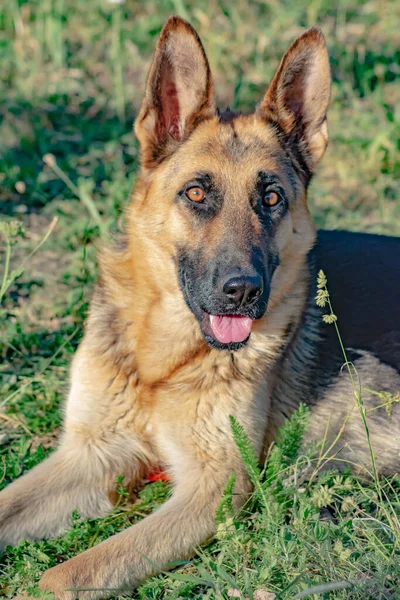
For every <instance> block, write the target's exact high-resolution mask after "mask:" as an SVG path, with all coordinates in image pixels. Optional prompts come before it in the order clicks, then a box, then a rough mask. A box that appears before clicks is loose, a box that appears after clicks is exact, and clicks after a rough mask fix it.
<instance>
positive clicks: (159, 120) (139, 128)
mask: <svg viewBox="0 0 400 600" xmlns="http://www.w3.org/2000/svg"><path fill="white" fill-rule="evenodd" d="M216 112H217V109H216V105H215V99H214V91H213V85H212V79H211V72H210V67H209V64H208V61H207V57H206V54H205V52H204V48H203V46H202V44H201V41H200V39H199V37H198V35H197V33H196V32H195V30H194V29H193V28H192V27H191V25H189V23H187V22H186V21H184V20H183V19H181V18H180V17H170V18H169V19H168V21H167V22H166V23H165V25H164V27H163V29H162V31H161V35H160V38H159V40H158V43H157V47H156V51H155V55H154V59H153V64H152V66H151V69H150V73H149V77H148V80H147V87H146V95H145V98H144V100H143V104H142V107H141V110H140V113H139V116H138V118H137V120H136V123H135V132H136V135H137V137H138V139H139V141H140V145H141V151H142V164H143V165H144V166H145V167H149V168H150V167H152V166H155V165H156V164H158V163H159V162H160V161H161V160H162V159H163V158H165V157H166V156H168V155H169V154H170V153H171V152H173V151H174V150H175V149H176V147H177V145H178V144H179V143H180V142H182V141H184V140H185V139H187V137H188V136H189V135H190V133H191V132H192V131H193V129H194V128H195V127H196V126H197V125H198V124H199V123H200V122H201V121H202V120H204V119H208V118H210V117H212V116H214V115H215V114H216Z"/></svg>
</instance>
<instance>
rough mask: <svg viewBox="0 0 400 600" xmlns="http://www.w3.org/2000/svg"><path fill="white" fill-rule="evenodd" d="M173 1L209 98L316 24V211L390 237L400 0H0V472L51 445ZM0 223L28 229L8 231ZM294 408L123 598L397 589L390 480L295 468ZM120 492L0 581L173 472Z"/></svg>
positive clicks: (47, 556) (249, 78)
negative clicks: (235, 484)
mask: <svg viewBox="0 0 400 600" xmlns="http://www.w3.org/2000/svg"><path fill="white" fill-rule="evenodd" d="M173 13H175V14H180V15H181V16H183V17H184V18H187V19H188V20H190V21H191V23H192V24H193V25H194V26H195V27H196V29H197V30H198V32H199V34H200V37H201V38H202V40H203V42H204V45H205V47H206V50H207V53H208V56H209V59H210V63H211V67H212V70H213V74H214V80H215V85H216V91H217V97H218V99H219V104H220V106H221V108H225V107H226V106H230V107H231V108H234V109H238V108H241V109H242V110H245V111H246V110H252V109H253V107H254V106H255V104H256V103H257V102H258V101H259V100H260V99H261V98H262V96H263V94H264V91H265V89H266V86H267V84H268V81H269V80H270V78H271V76H272V74H273V72H274V69H275V68H276V66H277V65H278V62H279V59H280V57H281V55H282V53H283V52H284V51H285V49H286V48H287V47H288V45H289V44H290V43H291V41H292V40H293V39H294V38H295V37H296V35H298V34H299V33H300V32H301V31H302V30H303V29H304V28H305V27H307V26H310V25H314V24H318V25H320V26H321V27H322V29H323V31H324V33H325V35H326V38H327V43H328V47H329V53H330V57H331V66H332V74H333V94H332V101H331V107H330V112H329V127H330V145H329V148H328V151H327V153H326V155H325V157H324V159H323V162H322V165H321V168H320V170H319V174H318V176H317V178H316V179H315V181H314V182H313V184H312V187H311V190H310V206H311V210H312V213H313V215H314V217H315V220H316V222H317V224H318V226H320V227H326V228H346V229H352V230H362V231H371V232H372V231H373V232H377V233H386V234H393V235H399V234H400V203H399V196H400V194H399V178H400V146H399V138H400V86H399V77H400V66H399V65H400V51H399V48H400V43H399V42H400V33H399V27H398V3H397V2H396V1H388V0H387V1H386V2H378V1H377V0H376V1H375V0H371V1H367V2H364V1H362V0H341V1H340V2H332V1H331V0H314V1H312V2H308V3H301V2H297V3H294V2H289V1H286V0H285V1H283V2H276V1H271V2H269V3H266V2H264V1H261V0H254V1H249V2H246V1H244V0H243V1H242V0H240V1H238V2H227V1H225V0H209V1H206V0H196V1H194V0H193V1H192V0H190V1H184V0H174V1H173V0H166V1H163V2H161V0H148V1H147V2H142V3H141V2H136V1H134V0H127V2H126V3H125V4H124V3H122V4H120V3H116V2H114V3H113V2H107V1H106V0H104V1H100V0H85V2H80V1H79V0H30V1H29V2H27V1H24V0H9V2H8V3H7V4H6V6H5V8H4V7H3V9H2V11H1V13H0V49H1V51H0V67H1V70H0V72H1V81H0V99H1V106H0V212H1V220H0V223H2V225H1V227H2V228H3V229H2V230H1V231H0V237H1V243H2V247H1V250H0V251H1V254H0V256H1V262H0V286H1V287H0V303H1V305H0V330H1V337H0V356H1V365H0V378H1V381H0V487H3V486H5V485H7V484H8V483H9V482H10V481H12V480H13V479H15V478H16V477H18V476H19V475H20V474H21V473H22V472H24V471H25V470H27V469H29V468H31V467H32V466H33V465H34V464H36V463H37V462H39V461H40V460H42V459H43V458H44V456H45V455H46V454H47V453H49V452H51V451H52V448H53V447H54V444H55V442H56V439H57V435H58V432H59V427H60V417H61V414H60V405H61V403H62V399H63V397H64V394H65V391H66V387H67V384H68V365H69V362H70V359H71V356H72V354H73V352H74V351H75V349H76V347H77V344H78V343H79V339H80V337H81V335H82V326H83V322H84V318H85V315H86V311H87V306H88V304H87V303H88V300H89V299H90V293H91V289H92V286H93V283H94V281H95V279H96V269H97V267H96V247H97V245H98V240H99V238H100V237H101V236H103V237H106V236H108V235H109V234H110V232H111V233H112V232H113V231H115V230H117V229H118V228H121V227H122V226H123V210H124V208H125V206H126V205H127V201H128V195H129V192H130V190H131V188H132V186H133V184H134V181H135V174H136V170H137V164H138V163H137V159H138V147H137V142H136V140H135V138H134V135H133V132H132V124H133V121H134V118H135V115H136V114H137V111H138V108H139V106H140V101H141V97H142V95H143V91H144V83H145V78H146V73H147V70H148V68H149V65H150V61H151V54H152V51H153V49H154V45H155V40H156V37H157V35H158V33H159V31H160V29H161V26H162V23H163V21H164V20H165V19H166V18H167V16H169V15H170V14H173ZM55 217H56V218H57V222H54V221H53V220H54V218H55ZM10 221H18V222H19V223H20V224H21V225H23V229H24V231H23V232H19V233H18V232H17V231H14V233H15V234H16V235H13V236H11V237H10V232H8V233H7V231H6V229H5V226H4V223H8V222H10ZM49 228H50V234H49V236H48V238H47V239H46V240H45V241H44V243H43V244H42V245H41V246H40V247H39V248H37V246H38V245H39V244H40V243H41V241H42V240H43V238H44V237H45V235H46V232H48V231H49ZM7 238H8V240H9V242H8V243H7ZM10 249H11V266H10V270H9V272H8V277H7V278H6V279H5V278H4V277H3V275H2V274H1V268H2V267H3V273H4V271H5V270H6V269H7V255H8V250H10ZM34 250H36V252H35V253H34V254H33V255H31V253H32V251H34ZM21 265H23V273H21V274H20V276H19V277H18V278H14V275H15V273H13V272H12V271H13V270H14V271H15V270H16V269H18V268H20V267H21ZM14 279H15V280H14ZM11 280H12V281H11ZM2 281H3V285H2V283H1V282H2ZM7 281H9V282H10V283H11V285H9V286H6V283H7ZM328 286H329V282H328ZM6 287H7V289H6ZM306 418H307V416H306V415H300V416H299V417H298V420H297V421H296V422H294V423H292V424H289V426H288V430H287V431H286V432H283V433H282V435H281V442H280V444H278V447H277V448H276V450H275V454H273V456H272V457H271V458H270V463H269V466H268V468H267V472H266V473H264V474H261V475H260V476H259V475H258V474H257V473H256V472H255V471H254V469H255V467H254V465H253V466H252V465H251V464H249V469H250V470H252V472H253V475H254V472H255V475H254V477H255V481H256V482H257V481H258V484H257V485H256V490H257V491H256V494H255V497H254V499H253V501H252V504H251V506H249V507H247V510H246V511H244V513H242V514H241V515H239V516H235V517H234V518H233V517H232V515H230V511H229V492H227V494H226V497H225V500H224V502H223V504H222V505H221V511H220V513H221V514H220V515H219V517H218V518H219V523H220V524H219V529H218V537H217V539H216V541H214V542H213V544H212V545H211V546H208V547H207V548H205V549H203V550H202V551H199V556H198V557H197V558H196V560H195V561H191V562H189V563H187V564H185V565H183V566H182V568H181V569H179V570H178V571H175V573H174V574H170V575H163V576H159V577H156V578H153V579H152V580H150V581H149V582H148V583H146V584H145V585H144V586H142V587H141V588H140V589H139V590H138V591H137V592H135V593H133V594H132V595H131V596H129V597H131V598H160V597H168V598H188V597H193V598H196V597H207V598H227V597H232V595H233V596H234V595H235V594H236V595H237V594H239V591H238V590H240V593H241V594H242V597H247V598H252V597H254V598H258V600H262V598H264V600H272V598H274V597H276V598H277V599H278V598H279V599H282V600H289V599H294V598H300V597H310V598H329V599H333V598H334V599H342V598H343V599H344V598H346V599H360V600H361V599H363V600H365V599H366V598H371V599H372V598H373V599H374V600H375V599H378V598H382V599H386V598H388V599H389V598H393V599H395V598H396V597H397V596H396V594H397V593H398V589H399V587H400V566H399V565H400V553H399V547H400V528H399V520H398V514H399V506H400V500H399V496H398V481H397V480H396V479H393V480H390V481H387V480H384V481H381V482H380V483H379V482H374V483H370V484H365V483H363V482H362V481H360V480H357V479H355V478H353V477H352V476H350V475H349V474H344V475H341V476H338V475H336V474H334V473H331V474H329V473H328V474H325V475H323V476H321V475H319V474H315V475H314V476H313V475H311V476H310V474H309V473H307V472H303V471H302V470H301V469H300V470H299V469H297V468H296V467H295V466H293V465H296V464H297V465H298V464H299V463H296V460H298V458H297V455H296V451H297V449H298V444H297V445H296V443H295V440H296V439H297V437H296V436H298V435H300V434H301V431H302V422H303V421H302V420H303V419H306ZM239 437H240V436H239ZM288 440H289V441H288ZM238 443H239V444H242V446H243V444H244V445H245V441H243V440H241V441H240V440H238ZM310 452H311V450H310ZM244 455H245V456H247V460H248V453H246V452H245V451H244ZM250 463H251V461H250ZM278 474H279V475H278ZM120 492H121V498H120V501H119V503H118V506H117V507H116V509H115V511H114V513H113V514H112V515H111V516H110V517H108V518H106V519H102V520H96V521H90V522H82V521H81V520H80V519H79V516H78V515H76V516H75V517H76V518H75V522H74V528H73V530H72V532H69V533H67V534H66V535H65V536H64V537H62V538H59V539H58V540H53V541H49V542H41V543H35V544H33V543H22V544H21V545H20V546H19V547H18V548H17V549H14V550H9V551H8V552H6V553H5V554H4V555H3V556H2V557H1V558H0V597H5V598H12V597H13V595H14V594H15V593H16V592H18V591H22V590H24V589H27V588H29V589H30V590H35V589H36V587H35V586H36V582H37V580H38V578H39V577H40V574H41V572H43V571H44V570H45V569H46V568H48V567H49V566H52V565H54V564H56V563H57V562H58V561H60V560H65V559H66V558H68V557H70V556H73V555H75V554H76V553H77V552H79V551H81V550H83V549H85V548H87V547H89V546H91V545H93V544H94V543H97V542H98V541H100V540H101V539H104V538H106V537H108V536H109V535H110V534H112V533H113V532H115V531H117V530H119V529H121V528H124V527H126V526H127V524H129V523H133V522H135V521H136V520H137V519H139V518H141V517H143V515H144V514H145V513H147V512H148V511H150V510H152V509H153V508H154V507H155V506H156V505H157V504H158V503H159V502H161V501H163V499H164V498H165V497H166V495H167V494H168V485H167V484H165V483H162V482H157V483H153V484H151V485H148V486H146V487H145V489H144V490H143V491H142V492H141V493H140V498H139V500H138V501H137V502H136V503H134V502H132V501H130V500H127V499H126V498H125V492H124V490H123V488H122V487H121V488H120ZM313 586H322V587H319V588H316V589H315V588H313ZM396 590H397V591H396ZM268 594H269V595H268ZM296 594H297V595H296ZM302 594H304V595H302Z"/></svg>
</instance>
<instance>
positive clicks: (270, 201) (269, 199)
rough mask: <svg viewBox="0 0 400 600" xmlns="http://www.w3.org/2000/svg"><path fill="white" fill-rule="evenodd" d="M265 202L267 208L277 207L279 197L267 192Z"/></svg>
mask: <svg viewBox="0 0 400 600" xmlns="http://www.w3.org/2000/svg"><path fill="white" fill-rule="evenodd" d="M263 202H264V204H265V206H275V205H276V204H278V202H279V196H278V194H277V193H276V192H266V193H265V195H264V198H263Z"/></svg>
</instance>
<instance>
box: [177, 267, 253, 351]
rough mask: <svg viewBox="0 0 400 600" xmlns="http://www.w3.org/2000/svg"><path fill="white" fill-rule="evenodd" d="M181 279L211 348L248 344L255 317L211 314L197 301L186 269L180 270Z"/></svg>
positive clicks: (186, 296) (183, 288)
mask: <svg viewBox="0 0 400 600" xmlns="http://www.w3.org/2000/svg"><path fill="white" fill-rule="evenodd" d="M179 279H180V284H181V289H182V292H183V296H184V298H185V301H186V304H187V306H188V307H189V309H190V310H191V311H192V313H193V314H194V316H195V317H196V319H197V321H198V323H199V325H200V330H201V333H202V335H203V337H204V340H205V341H206V342H207V344H208V345H209V346H211V348H215V349H217V350H239V349H240V348H242V347H243V346H245V345H246V344H247V342H248V341H249V338H250V334H251V329H252V326H253V323H254V319H252V318H251V317H249V316H248V315H244V314H243V313H242V314H238V313H236V314H233V313H228V314H214V315H212V314H210V313H209V312H207V310H205V309H204V308H202V307H201V306H200V303H198V302H196V301H195V298H194V294H193V293H191V292H192V289H191V285H190V283H189V281H188V278H187V276H186V273H185V271H184V269H181V270H180V272H179ZM208 310H210V309H208Z"/></svg>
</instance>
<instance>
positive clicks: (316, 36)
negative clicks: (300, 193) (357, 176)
mask: <svg viewBox="0 0 400 600" xmlns="http://www.w3.org/2000/svg"><path fill="white" fill-rule="evenodd" d="M330 89H331V75H330V68H329V57H328V51H327V48H326V44H325V39H324V36H323V34H322V32H321V31H320V30H319V29H318V28H317V27H312V28H311V29H308V30H307V31H305V32H304V33H303V34H302V35H301V36H300V37H298V38H297V40H296V41H295V42H294V43H293V44H292V45H291V47H290V48H289V50H288V51H287V52H286V54H285V56H284V57H283V59H282V61H281V63H280V65H279V67H278V70H277V72H276V73H275V76H274V78H273V79H272V81H271V83H270V85H269V87H268V90H267V93H266V94H265V97H264V99H263V101H262V102H261V104H260V105H259V107H258V108H257V115H258V116H259V117H261V118H263V119H268V120H272V121H273V122H276V123H277V124H278V125H279V127H280V129H281V130H282V131H283V132H284V134H287V135H288V136H289V137H290V139H292V140H293V141H294V140H296V143H297V144H299V146H300V148H299V150H300V152H301V153H302V155H303V158H304V160H305V162H306V165H307V167H308V169H309V170H310V171H311V172H312V171H313V169H314V167H315V166H316V164H317V163H318V161H319V160H320V159H321V158H322V156H323V154H324V152H325V148H326V145H327V143H328V127H327V123H326V111H327V108H328V103H329V97H330Z"/></svg>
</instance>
